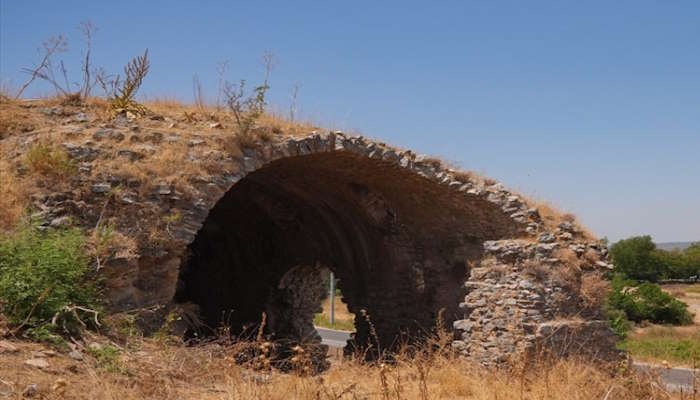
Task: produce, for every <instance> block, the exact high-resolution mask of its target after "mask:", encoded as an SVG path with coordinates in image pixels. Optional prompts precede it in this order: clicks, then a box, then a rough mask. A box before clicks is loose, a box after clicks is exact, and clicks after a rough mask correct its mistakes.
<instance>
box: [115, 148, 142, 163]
mask: <svg viewBox="0 0 700 400" xmlns="http://www.w3.org/2000/svg"><path fill="white" fill-rule="evenodd" d="M117 156H119V157H123V158H128V159H129V161H132V162H133V161H137V160H140V159H142V158H144V157H145V156H144V155H143V154H141V153H139V152H137V151H131V150H126V149H123V150H119V151H118V152H117Z"/></svg>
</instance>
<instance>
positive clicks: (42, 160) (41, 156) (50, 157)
mask: <svg viewBox="0 0 700 400" xmlns="http://www.w3.org/2000/svg"><path fill="white" fill-rule="evenodd" d="M24 165H25V166H26V167H27V169H28V170H29V172H31V173H35V174H39V175H41V176H43V177H46V178H51V179H54V180H58V179H61V178H67V177H71V176H73V175H74V174H75V173H76V171H77V167H76V165H75V163H74V162H72V161H71V160H70V158H69V157H68V154H67V153H66V152H65V150H63V149H62V148H60V147H57V146H55V145H53V144H51V143H47V142H39V143H36V144H34V145H33V146H31V147H30V148H29V150H28V151H27V152H26V154H25V155H24Z"/></svg>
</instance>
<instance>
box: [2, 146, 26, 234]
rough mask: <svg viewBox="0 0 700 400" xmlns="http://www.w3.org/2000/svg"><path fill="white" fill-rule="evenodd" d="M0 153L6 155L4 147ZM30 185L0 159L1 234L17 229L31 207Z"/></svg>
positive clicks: (8, 164)
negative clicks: (25, 212) (28, 207)
mask: <svg viewBox="0 0 700 400" xmlns="http://www.w3.org/2000/svg"><path fill="white" fill-rule="evenodd" d="M0 152H1V153H2V154H5V150H4V149H3V146H2V145H0ZM28 185H29V183H27V182H26V180H25V179H22V178H20V177H19V176H17V174H16V172H15V170H14V168H12V166H11V164H10V163H9V162H8V161H7V160H5V159H0V187H2V190H0V232H2V231H7V230H10V229H12V228H13V227H15V226H16V225H17V224H18V223H19V220H20V219H21V217H22V215H23V214H24V211H25V210H26V209H27V206H28V205H29V192H30V191H31V190H30V187H29V186H28Z"/></svg>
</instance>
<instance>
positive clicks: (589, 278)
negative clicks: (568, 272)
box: [579, 272, 610, 310]
mask: <svg viewBox="0 0 700 400" xmlns="http://www.w3.org/2000/svg"><path fill="white" fill-rule="evenodd" d="M609 292H610V282H609V281H608V280H606V279H605V278H603V274H602V273H600V272H593V273H589V274H584V275H583V276H582V277H581V287H580V288H579V295H580V297H581V299H582V300H583V302H584V305H585V306H586V307H588V308H590V309H593V310H595V309H599V308H600V307H601V306H602V305H603V302H604V301H605V298H606V297H607V295H608V293H609Z"/></svg>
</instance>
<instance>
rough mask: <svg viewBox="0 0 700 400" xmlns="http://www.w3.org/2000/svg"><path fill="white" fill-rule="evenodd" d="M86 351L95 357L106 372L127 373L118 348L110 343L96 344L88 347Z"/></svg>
mask: <svg viewBox="0 0 700 400" xmlns="http://www.w3.org/2000/svg"><path fill="white" fill-rule="evenodd" d="M87 352H88V353H89V354H90V355H91V356H93V357H94V358H95V360H96V361H97V365H98V366H99V367H100V368H102V369H104V370H106V371H108V372H116V373H121V374H126V373H127V369H126V366H125V365H124V363H123V362H122V360H121V357H120V353H121V352H120V351H119V349H118V348H116V347H114V346H112V345H97V346H90V347H88V348H87Z"/></svg>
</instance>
